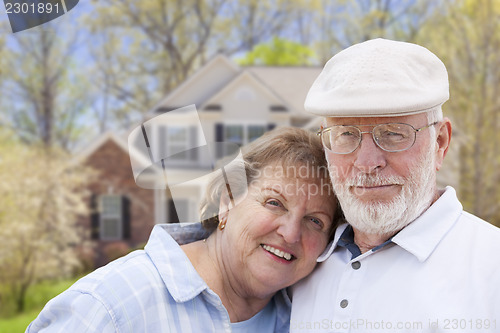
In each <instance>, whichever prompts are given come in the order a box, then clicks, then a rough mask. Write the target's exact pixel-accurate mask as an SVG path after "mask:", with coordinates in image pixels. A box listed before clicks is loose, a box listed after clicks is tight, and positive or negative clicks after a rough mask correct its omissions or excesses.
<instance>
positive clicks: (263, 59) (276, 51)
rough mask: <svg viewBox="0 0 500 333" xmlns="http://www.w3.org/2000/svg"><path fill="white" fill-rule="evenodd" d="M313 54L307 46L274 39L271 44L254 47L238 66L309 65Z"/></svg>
mask: <svg viewBox="0 0 500 333" xmlns="http://www.w3.org/2000/svg"><path fill="white" fill-rule="evenodd" d="M313 62H314V52H313V51H312V50H311V49H310V48H309V47H307V46H304V45H301V44H299V43H296V42H292V41H289V40H286V39H281V38H277V37H274V38H273V39H272V41H271V42H269V43H264V44H259V45H256V46H255V47H254V48H253V49H252V51H250V52H248V53H247V54H246V55H245V57H244V58H242V59H241V60H239V63H240V65H265V66H272V65H278V66H298V65H311V64H312V63H313Z"/></svg>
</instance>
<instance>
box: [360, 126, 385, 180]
mask: <svg viewBox="0 0 500 333" xmlns="http://www.w3.org/2000/svg"><path fill="white" fill-rule="evenodd" d="M361 138H362V140H361V143H360V144H359V147H358V148H357V149H356V150H355V151H354V152H353V154H355V155H356V156H355V160H354V166H355V167H356V168H357V169H358V170H360V171H361V172H363V173H373V172H377V171H378V170H379V169H383V168H384V167H385V166H386V165H387V161H386V159H385V153H386V152H385V151H384V150H382V149H381V148H380V147H379V146H377V144H376V143H375V141H374V138H373V135H372V133H371V132H370V133H363V134H362V137H361Z"/></svg>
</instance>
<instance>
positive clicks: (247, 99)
mask: <svg viewBox="0 0 500 333" xmlns="http://www.w3.org/2000/svg"><path fill="white" fill-rule="evenodd" d="M207 105H220V106H221V111H222V115H223V118H224V119H225V120H231V119H234V120H245V119H251V120H255V119H260V120H262V121H265V120H266V119H267V118H269V116H270V114H272V113H274V112H275V111H276V110H278V112H280V113H285V114H286V112H287V111H288V109H289V106H288V105H287V103H286V102H285V101H284V100H282V99H281V98H279V97H278V96H277V95H276V94H275V93H274V92H273V91H271V90H270V89H269V88H267V87H266V86H264V85H263V84H262V83H261V82H260V81H259V80H258V79H256V78H255V77H254V76H253V75H251V74H249V73H248V72H242V73H241V74H240V75H238V76H237V77H236V78H235V79H234V80H232V81H231V82H230V83H229V84H228V85H226V86H225V87H224V88H223V89H222V90H221V91H219V92H218V93H217V94H215V95H214V96H213V97H211V98H210V99H208V100H207V101H206V102H205V104H204V105H203V106H202V109H205V108H206V106H207Z"/></svg>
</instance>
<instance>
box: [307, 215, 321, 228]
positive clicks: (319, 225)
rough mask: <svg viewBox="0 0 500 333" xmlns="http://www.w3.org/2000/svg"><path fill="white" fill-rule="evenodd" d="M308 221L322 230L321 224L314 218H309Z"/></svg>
mask: <svg viewBox="0 0 500 333" xmlns="http://www.w3.org/2000/svg"><path fill="white" fill-rule="evenodd" d="M309 220H310V221H311V222H312V223H313V224H314V225H315V226H318V227H319V228H323V222H322V221H321V220H320V219H318V218H316V217H309Z"/></svg>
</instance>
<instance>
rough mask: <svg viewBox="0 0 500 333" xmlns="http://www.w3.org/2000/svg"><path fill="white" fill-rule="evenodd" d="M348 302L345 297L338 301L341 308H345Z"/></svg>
mask: <svg viewBox="0 0 500 333" xmlns="http://www.w3.org/2000/svg"><path fill="white" fill-rule="evenodd" d="M348 304H349V301H348V300H346V299H343V300H342V301H340V307H341V308H346V307H347V305H348Z"/></svg>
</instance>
